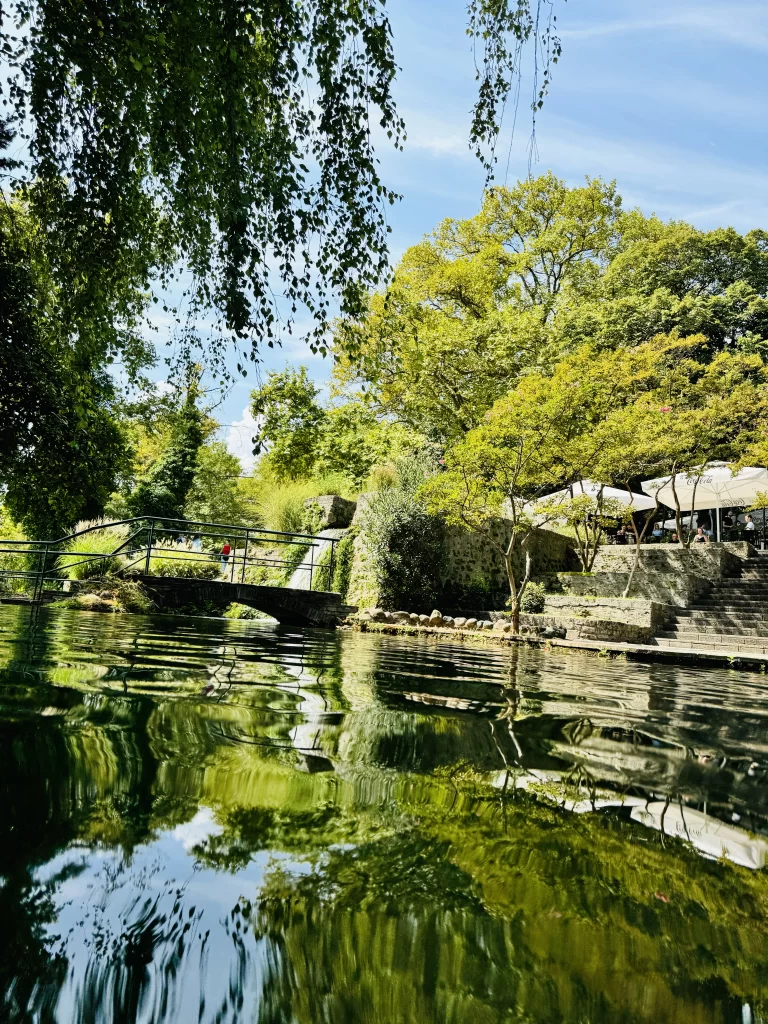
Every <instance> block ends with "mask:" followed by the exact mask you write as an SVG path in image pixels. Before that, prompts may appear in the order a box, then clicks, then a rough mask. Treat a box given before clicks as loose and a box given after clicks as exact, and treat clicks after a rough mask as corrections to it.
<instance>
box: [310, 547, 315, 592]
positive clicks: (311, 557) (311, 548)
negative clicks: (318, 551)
mask: <svg viewBox="0 0 768 1024" xmlns="http://www.w3.org/2000/svg"><path fill="white" fill-rule="evenodd" d="M309 550H310V551H311V555H310V558H309V589H310V590H311V589H312V576H313V575H314V572H315V545H314V541H313V542H312V544H310V547H309Z"/></svg>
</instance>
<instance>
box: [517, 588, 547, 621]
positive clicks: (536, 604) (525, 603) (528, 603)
mask: <svg viewBox="0 0 768 1024" xmlns="http://www.w3.org/2000/svg"><path fill="white" fill-rule="evenodd" d="M545 597H546V591H545V590H544V584H543V583H529V584H528V586H527V587H526V588H525V591H524V592H523V597H522V600H521V601H520V610H521V611H523V612H526V613H527V614H528V615H538V614H539V612H543V611H544V600H545Z"/></svg>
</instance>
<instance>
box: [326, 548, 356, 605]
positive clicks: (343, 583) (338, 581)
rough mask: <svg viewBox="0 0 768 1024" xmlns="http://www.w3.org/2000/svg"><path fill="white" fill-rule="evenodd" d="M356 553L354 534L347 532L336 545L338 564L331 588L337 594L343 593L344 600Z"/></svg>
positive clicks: (335, 567)
mask: <svg viewBox="0 0 768 1024" xmlns="http://www.w3.org/2000/svg"><path fill="white" fill-rule="evenodd" d="M354 554H355V537H354V534H351V533H345V534H344V536H343V537H342V538H341V540H340V541H339V543H338V544H337V545H336V564H335V566H334V568H333V584H332V586H331V589H332V590H333V591H334V592H335V593H336V594H341V599H342V601H344V600H346V597H347V591H348V590H349V580H350V577H351V575H352V559H353V557H354Z"/></svg>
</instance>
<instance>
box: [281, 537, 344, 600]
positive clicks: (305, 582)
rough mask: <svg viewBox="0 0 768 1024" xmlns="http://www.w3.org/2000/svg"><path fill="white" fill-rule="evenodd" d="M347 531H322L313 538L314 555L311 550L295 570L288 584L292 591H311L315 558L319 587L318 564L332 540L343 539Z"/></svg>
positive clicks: (315, 577)
mask: <svg viewBox="0 0 768 1024" xmlns="http://www.w3.org/2000/svg"><path fill="white" fill-rule="evenodd" d="M346 532H347V531H346V530H345V529H339V528H338V527H335V528H332V529H331V528H329V529H327V530H321V531H320V533H318V534H316V535H315V536H314V537H313V541H314V543H315V549H314V555H313V553H312V550H311V549H309V550H308V551H307V553H306V554H305V555H304V557H303V558H302V563H303V564H302V565H300V566H299V568H298V569H296V570H295V572H294V574H293V576H291V579H290V581H289V583H288V586H289V588H290V589H291V590H309V589H310V568H309V563H310V561H311V560H312V559H313V558H314V564H315V576H314V579H315V585H317V563H318V562H319V561H320V559H321V557H322V555H323V554H324V553H325V552H326V551H327V550H328V548H329V547H330V546H331V541H332V540H339V538H340V537H343V536H344V534H345V533H346Z"/></svg>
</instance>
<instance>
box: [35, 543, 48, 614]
mask: <svg viewBox="0 0 768 1024" xmlns="http://www.w3.org/2000/svg"><path fill="white" fill-rule="evenodd" d="M47 564H48V545H47V544H43V547H42V549H41V551H40V553H39V555H38V559H37V577H36V579H35V589H34V592H33V594H32V601H33V602H37V601H42V600H43V581H44V579H45V567H46V565H47Z"/></svg>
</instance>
